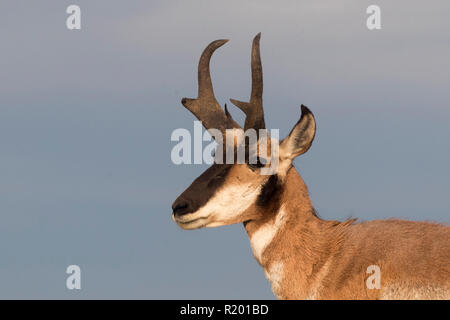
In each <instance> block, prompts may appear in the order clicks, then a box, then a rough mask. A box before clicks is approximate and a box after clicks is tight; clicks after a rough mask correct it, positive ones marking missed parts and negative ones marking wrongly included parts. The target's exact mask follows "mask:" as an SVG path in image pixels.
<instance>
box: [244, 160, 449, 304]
mask: <svg viewBox="0 0 450 320" xmlns="http://www.w3.org/2000/svg"><path fill="white" fill-rule="evenodd" d="M281 205H283V208H284V210H286V212H287V217H286V218H285V220H286V221H285V223H284V224H283V228H281V229H280V230H278V232H277V234H276V236H275V237H274V238H273V241H272V242H271V243H270V244H269V245H268V246H267V247H266V249H265V250H264V253H263V255H262V261H260V264H261V266H262V267H263V268H265V269H270V266H271V264H273V263H275V262H279V261H282V262H283V265H284V272H283V275H284V276H283V279H282V285H281V289H280V290H278V291H279V292H276V294H277V296H278V297H279V298H282V299H307V298H315V299H383V298H389V299H392V298H394V299H402V298H404V299H411V298H419V299H439V298H441V299H442V298H444V299H449V298H450V227H448V226H444V225H440V224H433V223H426V222H411V221H402V220H381V221H370V222H363V223H355V221H354V220H348V221H345V222H338V221H325V220H321V219H320V218H318V217H317V216H316V215H314V214H313V207H312V204H311V201H310V199H309V196H308V191H307V188H306V185H305V184H304V182H303V180H302V179H301V177H300V176H299V174H298V173H297V171H296V170H295V168H291V169H290V170H289V172H288V175H287V177H286V183H285V187H284V189H283V194H282V195H281ZM249 210H255V211H257V212H260V211H259V210H258V209H257V208H256V207H252V208H251V209H249ZM247 214H248V213H247ZM254 215H255V216H257V215H258V213H256V212H255V213H254ZM259 216H260V218H259V219H255V220H252V221H249V222H246V223H245V229H246V230H247V232H248V234H249V236H250V237H251V236H252V234H253V233H254V232H256V230H258V228H259V227H261V226H262V225H263V224H264V223H267V221H268V220H270V219H274V216H275V212H265V213H261V212H260V213H259ZM370 265H377V266H379V267H380V269H381V288H380V289H368V288H367V286H366V279H367V277H368V276H370V274H367V273H366V269H367V267H368V266H370Z"/></svg>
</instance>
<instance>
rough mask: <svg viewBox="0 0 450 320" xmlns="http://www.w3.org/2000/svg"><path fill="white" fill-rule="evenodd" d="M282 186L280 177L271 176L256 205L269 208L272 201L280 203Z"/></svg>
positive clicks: (263, 187)
mask: <svg viewBox="0 0 450 320" xmlns="http://www.w3.org/2000/svg"><path fill="white" fill-rule="evenodd" d="M281 189H282V185H281V184H280V181H279V179H278V175H276V174H274V175H271V176H270V178H269V179H268V180H267V181H266V183H264V185H263V186H262V189H261V193H260V194H259V196H258V199H257V200H256V204H257V205H258V206H260V207H263V206H267V205H268V204H269V203H270V202H271V201H278V200H279V195H280V193H281Z"/></svg>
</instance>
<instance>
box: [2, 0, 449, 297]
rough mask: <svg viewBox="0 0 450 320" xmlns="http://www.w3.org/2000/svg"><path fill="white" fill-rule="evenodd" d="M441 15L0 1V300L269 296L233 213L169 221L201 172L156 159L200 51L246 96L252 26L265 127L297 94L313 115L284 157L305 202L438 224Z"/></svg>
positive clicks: (288, 4)
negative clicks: (193, 227) (220, 43)
mask: <svg viewBox="0 0 450 320" xmlns="http://www.w3.org/2000/svg"><path fill="white" fill-rule="evenodd" d="M74 3H75V4H78V5H80V7H81V10H82V30H80V31H69V30H67V29H66V26H65V19H66V16H67V15H66V13H65V10H66V7H67V6H68V5H69V4H74ZM370 4H378V5H379V6H380V7H381V10H382V30H379V31H369V30H367V28H366V27H365V19H366V13H365V10H366V8H367V6H368V5H370ZM449 15H450V3H449V2H448V1H446V0H445V1H444V0H443V1H428V2H424V1H411V0H409V1H406V0H401V1H395V2H394V1H386V0H382V1H381V0H380V1H376V2H374V1H365V0H364V1H332V0H329V1H298V0H297V1H283V5H281V4H280V2H276V1H256V0H251V1H237V0H236V1H211V0H208V1H206V0H202V1H106V0H103V1H100V0H98V1H87V0H79V1H18V0H14V1H12V0H9V1H2V2H1V4H0V38H1V45H0V48H1V50H0V70H1V71H0V72H1V76H0V219H1V220H0V221H1V222H0V256H1V259H0V298H62V299H72V298H105V299H107V298H169V299H170V298H187V299H188V298H193V299H194V298H207V299H212V298H221V299H227V298H236V299H240V298H255V299H259V298H268V299H271V298H273V295H272V293H271V291H270V287H269V284H268V283H267V281H266V280H265V278H264V273H263V271H262V269H260V267H259V266H258V265H257V263H256V261H255V260H254V259H253V257H252V255H251V250H250V245H249V241H248V239H247V236H246V234H245V232H244V229H243V227H242V226H241V225H235V226H230V227H223V228H218V229H208V230H197V231H191V232H188V231H183V230H181V229H179V228H178V227H177V226H176V225H175V224H174V223H173V222H172V221H171V219H170V215H171V208H170V206H171V203H172V202H173V200H174V199H175V198H176V197H177V196H178V194H179V193H180V192H182V191H183V190H184V189H185V188H186V187H187V186H188V185H189V184H190V183H191V181H192V180H193V179H194V178H195V177H196V176H197V175H198V174H199V173H201V172H202V171H203V170H204V169H205V166H202V165H187V166H175V165H173V164H172V163H171V161H170V150H171V148H172V147H173V145H174V144H175V143H172V142H171V141H170V134H171V132H172V130H174V129H175V128H187V129H192V128H193V120H194V118H193V116H192V115H191V114H190V113H189V112H188V111H186V110H185V109H184V108H183V107H182V106H181V104H180V99H181V98H182V97H184V96H187V97H190V96H195V94H196V86H197V84H196V64H197V61H198V58H199V55H200V53H201V51H202V50H203V48H204V47H205V46H206V45H207V44H208V43H209V42H210V41H212V40H215V39H220V38H229V39H231V41H230V42H229V43H227V44H226V45H225V46H224V47H222V48H220V50H218V51H217V53H216V54H215V56H214V58H213V62H212V72H213V81H214V85H215V88H216V95H217V97H218V99H219V101H220V102H221V103H224V102H226V101H227V100H228V98H230V97H233V98H237V99H246V97H248V95H249V92H250V70H249V60H250V58H249V57H250V46H251V40H252V38H253V36H254V35H255V34H256V33H257V32H260V31H261V32H262V40H261V54H262V60H263V67H264V76H265V78H264V81H265V82H264V84H265V87H264V103H265V112H266V123H267V124H268V126H269V127H270V128H279V129H280V133H281V136H282V137H283V136H285V135H286V134H287V133H288V132H289V131H290V129H291V127H292V126H293V124H294V123H295V122H296V121H297V119H298V117H299V105H300V104H301V103H303V104H306V105H308V106H309V107H310V108H311V110H312V111H313V112H314V114H315V116H316V119H317V122H318V132H317V136H316V140H315V142H314V145H313V147H312V148H311V149H310V151H309V152H308V153H307V154H306V155H304V156H303V157H301V158H299V159H297V160H296V166H297V168H298V170H299V171H300V172H301V174H302V176H303V178H304V180H305V181H306V183H307V185H308V187H309V189H310V193H311V198H312V200H313V202H314V205H315V206H316V208H317V209H318V211H319V213H320V215H321V216H322V217H323V218H326V219H345V218H347V217H349V216H355V217H359V218H361V219H362V220H369V219H378V218H387V217H403V218H408V219H414V220H435V221H440V222H447V223H448V222H449V220H450V197H449V190H450V172H449V164H450V143H449V138H450V126H449V123H450V92H449V88H450V59H449V58H448V57H450V20H449V19H448V17H449ZM232 113H233V115H234V116H235V117H236V118H237V119H240V120H242V119H243V117H242V114H240V113H239V112H238V111H237V110H236V109H232ZM70 264H77V265H79V266H80V267H81V270H82V290H81V291H78V292H74V291H69V290H67V289H66V287H65V280H66V274H65V270H66V267H67V266H68V265H70Z"/></svg>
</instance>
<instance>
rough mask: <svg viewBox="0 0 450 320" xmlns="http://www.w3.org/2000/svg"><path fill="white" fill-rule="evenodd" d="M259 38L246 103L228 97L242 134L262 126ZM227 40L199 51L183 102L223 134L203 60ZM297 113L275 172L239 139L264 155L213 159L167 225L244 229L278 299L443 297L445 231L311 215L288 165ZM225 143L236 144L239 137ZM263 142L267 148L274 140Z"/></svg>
mask: <svg viewBox="0 0 450 320" xmlns="http://www.w3.org/2000/svg"><path fill="white" fill-rule="evenodd" d="M259 40H260V34H258V35H257V36H256V37H255V38H254V40H253V45H252V54H251V71H252V89H251V96H250V101H249V102H241V101H237V100H233V99H230V100H231V102H232V103H233V104H235V105H236V106H237V107H238V108H240V109H241V110H242V111H243V112H244V113H245V115H246V119H245V125H244V131H247V130H249V129H255V130H259V129H265V122H264V113H263V107H262V92H263V78H262V66H261V58H260V52H259V51H260V49H259ZM227 41H228V40H217V41H214V42H212V43H211V44H209V45H208V46H207V47H206V49H205V50H204V51H203V54H202V55H201V58H200V62H199V66H198V97H197V98H196V99H188V98H183V99H182V104H183V105H184V106H185V107H186V108H187V109H188V110H189V111H191V112H192V113H193V114H194V115H195V116H196V117H197V118H198V119H199V120H200V121H202V123H203V125H204V127H205V128H206V129H207V130H209V131H210V132H211V131H212V129H216V130H219V131H220V132H222V133H224V135H226V132H230V131H236V130H239V129H240V126H239V125H238V124H237V123H236V122H235V121H234V120H233V119H232V118H231V115H230V114H229V112H228V110H227V107H226V105H225V111H223V109H222V108H221V107H220V105H219V103H218V102H217V100H216V98H215V96H214V92H213V86H212V82H211V76H210V71H209V62H210V59H211V56H212V54H213V53H214V51H215V50H216V49H217V48H219V47H220V46H222V45H223V44H225V43H226V42H227ZM301 113H302V114H301V118H300V120H299V121H298V122H297V123H296V124H295V126H294V128H293V129H292V131H291V132H290V134H289V135H288V136H287V137H286V138H285V139H284V140H282V141H281V142H279V148H278V149H279V151H278V154H276V156H277V157H278V158H277V159H276V160H278V166H277V168H276V171H274V172H273V173H272V174H270V175H264V174H261V170H262V169H263V168H264V167H267V166H268V165H269V163H270V162H272V161H274V156H273V153H271V152H270V153H269V154H270V155H271V156H269V157H267V154H264V155H263V154H260V153H259V152H260V151H259V150H260V148H258V147H257V148H255V146H254V145H253V146H252V145H250V144H251V143H250V142H247V140H245V137H244V140H242V139H241V140H239V141H241V143H244V144H245V145H246V148H247V150H250V149H251V150H256V152H257V156H258V157H267V158H266V159H260V160H258V161H257V162H256V163H234V164H227V163H221V162H215V163H214V164H213V165H212V166H211V167H210V168H209V169H207V170H206V171H205V172H204V173H203V174H201V175H200V176H199V177H198V178H197V179H196V180H195V181H194V182H193V183H192V184H191V186H190V187H189V188H188V189H187V190H185V191H184V192H183V193H182V194H181V195H180V196H179V197H178V198H177V199H176V201H175V202H174V203H173V205H172V209H173V213H172V219H173V220H174V221H175V222H176V223H177V224H178V225H179V226H180V227H181V228H183V229H197V228H203V227H216V226H222V225H229V224H234V223H243V225H244V227H245V230H246V231H247V233H248V236H249V238H250V244H251V248H252V251H253V255H254V257H255V258H256V260H257V261H258V263H259V264H260V265H261V266H262V268H263V269H264V272H265V275H266V277H267V279H268V280H269V281H270V282H271V284H272V290H273V292H274V294H275V295H276V297H277V298H279V299H450V227H449V226H447V225H441V224H434V223H427V222H412V221H404V220H396V219H389V220H378V221H370V222H356V221H355V220H347V221H344V222H339V221H326V220H322V219H320V218H319V217H318V216H317V214H316V213H315V211H314V208H313V206H312V204H311V200H310V198H309V195H308V189H307V188H306V185H305V183H304V182H303V180H302V178H301V177H300V175H299V173H298V171H297V170H296V169H295V167H294V166H293V165H292V161H293V160H294V158H295V157H297V156H299V155H301V154H303V153H305V152H306V151H307V150H308V149H309V147H310V146H311V144H312V142H313V139H314V135H315V130H316V123H315V119H314V116H313V114H312V113H311V111H310V110H309V109H308V108H307V107H305V106H303V105H302V107H301ZM228 129H230V130H228ZM231 129H232V130H231ZM241 131H242V130H241ZM216 140H218V139H216ZM233 141H234V142H235V144H234V147H235V148H237V145H238V143H239V142H238V139H234V140H233ZM242 141H243V142H242ZM217 142H218V143H219V145H220V143H221V141H217ZM260 143H261V141H260V140H258V142H257V143H256V144H257V146H259V144H260ZM263 143H266V144H268V146H267V148H266V151H267V149H270V147H271V146H272V145H273V144H274V140H271V139H268V140H265V141H263ZM248 152H250V151H248ZM263 160H264V161H263ZM370 266H376V267H377V268H379V269H378V270H379V276H380V278H379V281H380V286H379V287H375V288H374V287H370V286H368V284H367V282H368V278H369V277H370V276H371V274H370V273H368V268H369V267H370Z"/></svg>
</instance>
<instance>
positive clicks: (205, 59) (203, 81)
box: [181, 40, 240, 135]
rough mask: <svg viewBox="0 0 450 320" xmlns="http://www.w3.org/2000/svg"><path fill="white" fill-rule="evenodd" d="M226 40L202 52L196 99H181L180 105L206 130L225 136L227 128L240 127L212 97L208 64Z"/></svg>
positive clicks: (216, 42) (209, 46) (212, 44)
mask: <svg viewBox="0 0 450 320" xmlns="http://www.w3.org/2000/svg"><path fill="white" fill-rule="evenodd" d="M226 42H228V40H216V41H213V42H211V43H210V44H209V45H208V46H207V47H206V49H205V50H204V51H203V53H202V55H201V57H200V61H199V63H198V97H197V98H196V99H190V98H183V99H181V103H182V104H183V105H184V106H185V107H186V108H187V109H188V110H189V111H191V112H192V113H193V114H194V115H195V116H196V117H197V119H198V120H200V121H202V123H203V126H204V127H205V128H206V129H207V130H210V129H217V130H220V131H221V132H222V134H224V135H225V130H226V129H227V128H229V127H231V128H240V126H239V125H238V124H237V123H236V122H235V121H234V120H232V119H231V116H227V115H226V114H225V112H224V111H223V109H222V108H221V107H220V105H219V103H218V102H217V100H216V98H215V96H214V90H213V85H212V82H211V74H210V71H209V62H210V60H211V56H212V55H213V53H214V51H215V50H216V49H217V48H219V47H221V46H223V45H224V44H225V43H226Z"/></svg>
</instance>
